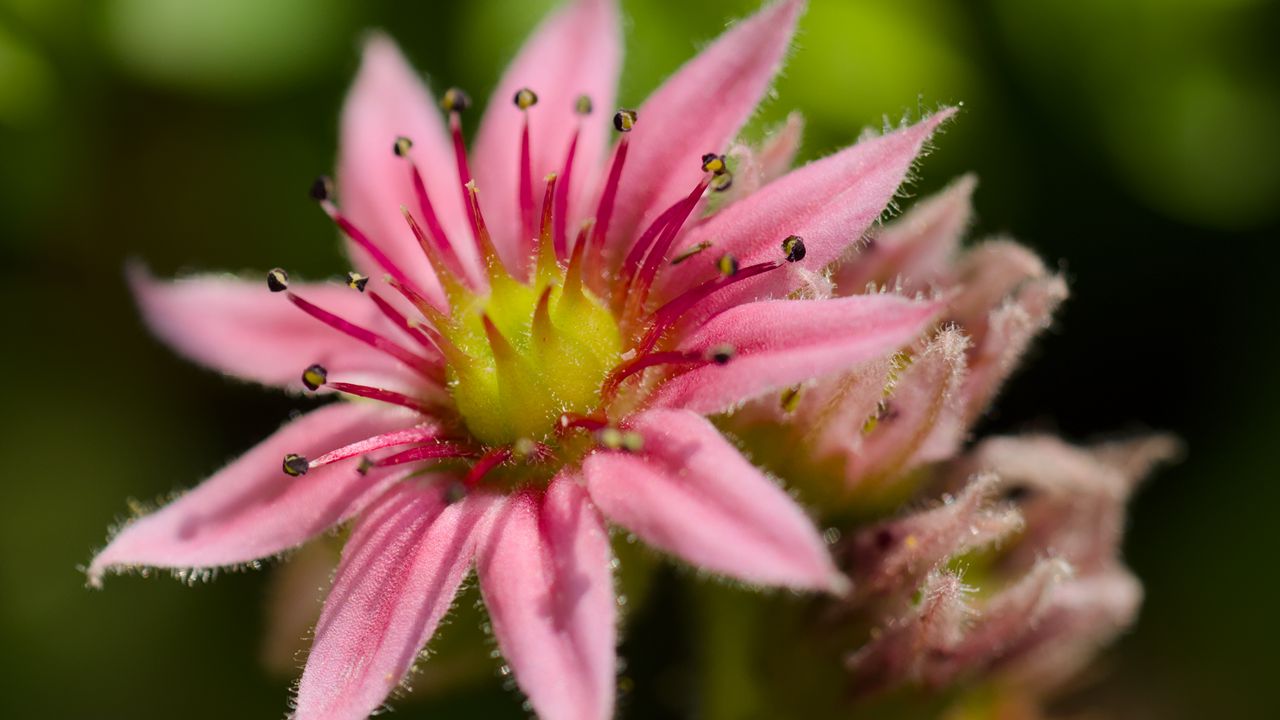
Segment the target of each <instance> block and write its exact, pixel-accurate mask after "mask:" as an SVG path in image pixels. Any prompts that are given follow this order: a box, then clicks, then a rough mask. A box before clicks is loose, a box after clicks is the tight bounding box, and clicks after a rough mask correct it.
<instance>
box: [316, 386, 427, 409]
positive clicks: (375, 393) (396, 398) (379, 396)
mask: <svg viewBox="0 0 1280 720" xmlns="http://www.w3.org/2000/svg"><path fill="white" fill-rule="evenodd" d="M324 387H327V388H330V389H333V390H337V391H338V392H341V393H346V394H348V395H355V396H356V397H362V398H365V399H367V400H377V401H378V402H384V403H388V404H391V405H399V406H400V407H405V408H409V409H410V410H415V411H417V412H420V413H422V414H423V415H433V414H434V412H433V411H432V409H431V407H429V406H428V405H427V404H426V403H424V402H422V401H421V400H418V399H417V398H411V397H409V396H408V395H405V394H404V393H398V392H396V391H394V390H384V389H382V388H376V387H370V386H368V385H357V384H355V383H347V382H331V383H325V385H324Z"/></svg>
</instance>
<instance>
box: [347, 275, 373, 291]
mask: <svg viewBox="0 0 1280 720" xmlns="http://www.w3.org/2000/svg"><path fill="white" fill-rule="evenodd" d="M368 284H369V276H368V275H361V274H360V273H358V272H356V271H355V270H352V271H351V272H349V273H347V287H349V288H351V289H352V290H359V291H360V292H364V286H365V285H368Z"/></svg>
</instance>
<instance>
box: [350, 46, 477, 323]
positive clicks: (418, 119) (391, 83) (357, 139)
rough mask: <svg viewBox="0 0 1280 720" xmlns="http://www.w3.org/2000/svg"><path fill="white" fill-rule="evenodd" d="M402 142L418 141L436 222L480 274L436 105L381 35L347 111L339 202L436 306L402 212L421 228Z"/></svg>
mask: <svg viewBox="0 0 1280 720" xmlns="http://www.w3.org/2000/svg"><path fill="white" fill-rule="evenodd" d="M400 136H404V137H407V138H409V139H410V140H412V141H413V148H412V150H410V156H411V157H412V158H413V160H414V162H416V163H417V165H418V167H419V168H421V169H422V174H423V179H424V181H425V182H426V186H427V192H428V194H429V195H430V197H431V203H432V206H433V207H434V208H435V212H436V216H437V217H438V218H439V219H440V224H441V226H442V227H443V228H444V231H445V233H446V234H447V235H448V236H449V239H450V241H451V242H452V243H453V248H454V250H455V251H456V252H457V253H458V255H459V256H460V257H461V258H462V260H463V262H466V263H468V264H469V266H470V267H473V268H477V275H478V274H479V272H478V268H479V265H478V261H477V258H476V251H475V243H474V242H472V239H471V226H470V224H469V223H468V221H467V219H466V214H465V210H464V208H463V206H462V194H461V193H462V191H461V189H460V185H459V179H458V171H457V166H456V165H455V162H454V155H453V145H452V141H451V140H450V139H449V136H448V135H447V133H446V131H445V127H444V122H443V120H442V119H441V116H440V113H439V111H438V110H437V109H436V103H435V100H434V98H433V97H432V96H431V91H430V90H428V89H427V87H426V85H424V84H423V82H422V80H421V79H420V78H419V76H418V74H417V72H415V71H414V69H413V68H412V67H410V66H409V63H408V61H406V60H405V58H404V56H403V55H401V54H400V50H399V49H398V48H397V47H396V44H395V42H394V41H393V40H391V38H389V37H387V36H386V35H382V34H377V33H375V34H373V35H371V36H370V37H369V40H368V41H367V42H366V43H365V46H364V56H363V60H362V61H361V64H360V71H359V73H358V74H357V75H356V79H355V81H354V82H353V83H352V86H351V90H350V92H349V93H348V94H347V100H346V104H345V105H344V106H343V108H342V122H341V138H340V143H339V145H340V147H339V153H338V177H337V181H338V201H339V203H340V205H341V206H342V209H343V211H344V212H345V213H346V214H347V216H348V217H349V218H350V219H351V221H352V222H353V223H355V225H356V226H357V227H359V228H360V229H361V230H363V231H364V232H365V233H366V234H367V235H369V237H370V238H371V239H372V240H373V242H374V243H375V244H377V245H378V247H379V248H380V249H381V250H382V251H383V252H385V253H386V254H387V255H388V256H389V257H390V258H391V260H392V261H393V262H395V263H396V265H398V266H399V267H400V269H401V270H403V271H404V272H405V273H406V274H407V275H408V276H409V278H410V279H411V280H413V281H414V282H415V283H417V285H418V287H419V288H421V289H422V290H423V292H426V293H428V294H429V295H431V296H432V298H433V299H438V298H443V295H442V294H441V290H440V284H439V282H438V281H437V280H436V278H435V273H433V272H432V270H431V267H430V265H429V264H428V263H427V261H426V258H425V256H424V255H423V252H422V248H421V246H419V245H418V241H417V239H415V238H414V236H413V232H412V231H410V230H409V226H408V225H407V224H406V223H405V220H404V216H403V215H402V214H401V212H400V207H401V206H404V207H406V208H409V209H410V210H411V211H413V213H414V215H415V217H417V219H418V221H419V222H420V223H421V222H423V217H422V215H421V213H420V212H419V210H418V207H419V205H418V200H417V196H416V195H415V194H414V192H413V184H412V180H411V177H412V176H411V175H410V168H409V163H408V162H406V161H405V159H404V158H399V157H396V155H395V154H394V153H393V152H392V146H393V145H394V144H395V141H396V138H397V137H400ZM347 248H348V252H349V253H350V254H351V257H352V260H353V261H354V262H355V263H356V265H357V266H358V267H360V268H361V269H362V270H363V271H364V272H365V273H366V274H368V275H369V276H371V277H381V276H382V275H383V274H384V272H385V271H384V270H382V268H380V267H378V266H377V265H376V264H375V263H374V262H373V261H372V260H371V259H370V258H369V257H368V256H367V254H366V253H365V252H364V251H363V250H361V249H360V248H359V247H357V246H356V245H355V244H354V243H351V242H348V243H347Z"/></svg>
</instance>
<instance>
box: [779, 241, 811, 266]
mask: <svg viewBox="0 0 1280 720" xmlns="http://www.w3.org/2000/svg"><path fill="white" fill-rule="evenodd" d="M782 252H783V253H784V254H786V256H787V262H792V263H793V262H800V261H801V260H803V259H804V255H805V253H806V252H808V251H807V250H805V247H804V238H802V237H800V236H799V235H791V236H789V237H787V239H785V240H783V241H782Z"/></svg>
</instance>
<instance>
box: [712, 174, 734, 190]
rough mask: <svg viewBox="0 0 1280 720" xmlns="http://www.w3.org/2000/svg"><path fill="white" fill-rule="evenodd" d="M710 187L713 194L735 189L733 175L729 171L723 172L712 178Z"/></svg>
mask: <svg viewBox="0 0 1280 720" xmlns="http://www.w3.org/2000/svg"><path fill="white" fill-rule="evenodd" d="M708 185H709V187H710V188H711V190H712V192H724V191H725V190H728V189H729V188H731V187H733V173H731V172H729V171H728V170H722V171H720V172H718V173H716V174H715V175H714V176H712V178H711V182H710V183H709V184H708Z"/></svg>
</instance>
